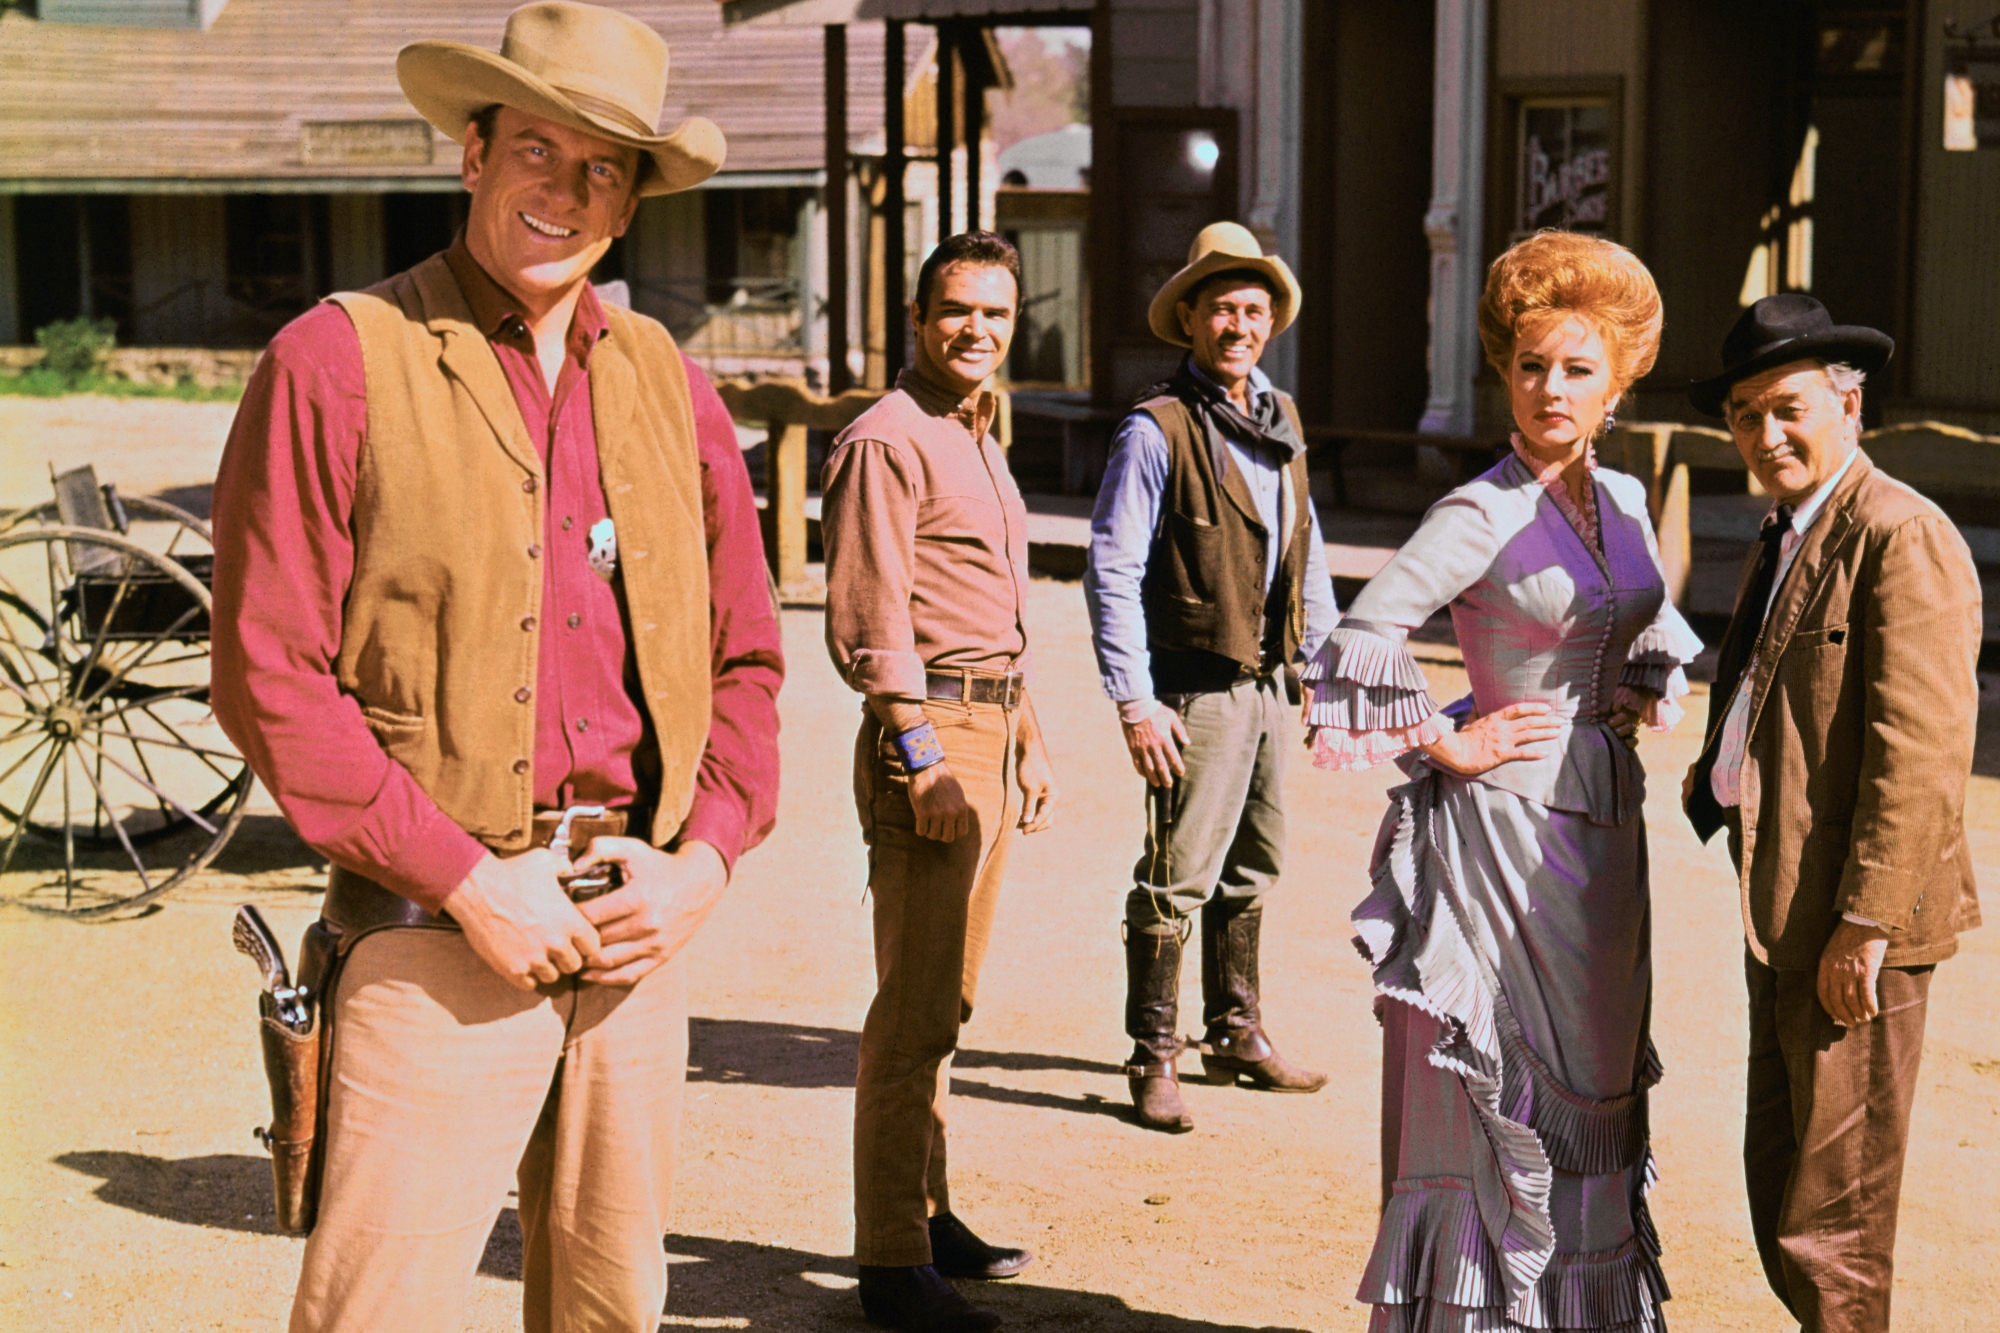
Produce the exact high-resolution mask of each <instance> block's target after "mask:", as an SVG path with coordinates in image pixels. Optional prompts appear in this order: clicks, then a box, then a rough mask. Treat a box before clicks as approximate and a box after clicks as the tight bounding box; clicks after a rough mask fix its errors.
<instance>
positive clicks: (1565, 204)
mask: <svg viewBox="0 0 2000 1333" xmlns="http://www.w3.org/2000/svg"><path fill="white" fill-rule="evenodd" d="M1516 133H1517V138H1516V144H1517V145H1518V148H1517V152H1518V156H1517V157H1516V159H1515V167H1514V169H1515V179H1516V181H1517V182H1518V185H1517V190H1516V199H1515V212H1514V235H1515V236H1516V237H1517V238H1518V237H1521V236H1525V235H1527V234H1528V233H1530V232H1532V231H1535V230H1537V229H1539V228H1542V227H1560V228H1562V229H1563V230H1565V231H1583V232H1592V233H1598V234H1601V233H1603V232H1605V231H1606V230H1607V229H1608V228H1609V225H1610V221H1611V213H1610V206H1611V152H1612V145H1611V108H1610V106H1609V104H1608V103H1607V102H1605V101H1604V100H1602V99H1593V100H1589V101H1553V100H1539V99H1537V100H1532V101H1527V102H1524V103H1523V104H1522V105H1521V107H1520V120H1519V122H1518V124H1517V125H1516Z"/></svg>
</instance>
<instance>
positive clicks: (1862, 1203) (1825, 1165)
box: [1743, 956, 1931, 1333]
mask: <svg viewBox="0 0 2000 1333" xmlns="http://www.w3.org/2000/svg"><path fill="white" fill-rule="evenodd" d="M1744 971H1745V974H1746V976H1747V979H1748V982H1749V987H1750V1087H1749V1107H1748V1111H1747V1114H1746V1116H1745V1121H1744V1130H1743V1172H1744V1177H1745V1180H1746V1181H1747V1183H1748V1186H1749V1193H1750V1229H1751V1232H1752V1233H1753V1234H1754V1235H1755V1236H1756V1238H1757V1253H1758V1255H1759V1257H1760V1258H1762V1259H1763V1261H1764V1275H1765V1277H1766V1278H1768V1279H1769V1280H1770V1283H1771V1289H1772V1290H1773V1291H1775V1292H1777V1293H1778V1299H1779V1300H1781V1301H1783V1302H1784V1303H1785V1308H1786V1309H1788V1310H1790V1311H1791V1312H1792V1314H1793V1315H1794V1316H1795V1317H1796V1318H1797V1319H1798V1321H1799V1323H1800V1324H1801V1325H1803V1327H1804V1330H1805V1333H1885V1331H1886V1330H1887V1329H1888V1327H1889V1295H1890V1288H1891V1285H1892V1280H1893V1277H1894V1268H1895V1250H1896V1208H1897V1204H1898V1202H1899V1201H1900V1199H1901V1196H1902V1188H1903V1152H1904V1149H1905V1147H1906V1146H1907V1145H1908V1142H1909V1137H1910V1105H1911V1103H1912V1101H1914V1100H1915V1097H1916V1092H1917V1063H1918V1061H1919V1059H1920V1058H1921V1057H1922V1055H1923V1048H1924V1015H1925V1012H1926V1000H1927V998H1928V996H1929V994H1930V988H1931V969H1930V968H1928V967H1917V968H1900V967H1885V968H1883V969H1882V975H1881V980H1880V982H1879V983H1878V984H1879V990H1878V995H1879V997H1880V1000H1881V1005H1882V1012H1881V1014H1880V1016H1878V1017H1877V1018H1876V1019H1875V1020H1874V1021H1873V1022H1870V1023H1867V1024H1864V1025H1863V1026H1861V1027H1858V1028H1843V1027H1841V1026H1839V1025H1838V1024H1836V1023H1835V1022H1834V1021H1833V1018H1832V1016H1830V1015H1829V1014H1828V1013H1827V1012H1826V1010H1825V1009H1824V1008H1822V1007H1821V1006H1820V1003H1819V997H1818V995H1817V993H1816V991H1815V985H1816V982H1817V980H1818V978H1817V975H1816V974H1815V973H1813V972H1805V971H1789V970H1788V971H1777V970H1775V969H1773V968H1769V967H1766V966H1765V965H1764V964H1762V963H1760V962H1758V961H1757V960H1756V959H1754V958H1751V957H1748V956H1746V957H1745V958H1744Z"/></svg>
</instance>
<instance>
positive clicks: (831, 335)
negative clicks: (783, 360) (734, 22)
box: [826, 23, 854, 394]
mask: <svg viewBox="0 0 2000 1333" xmlns="http://www.w3.org/2000/svg"><path fill="white" fill-rule="evenodd" d="M826 362H827V365H826V387H827V391H828V392H829V393H836V394H837V393H841V392H843V391H845V390H847V389H849V388H851V387H852V386H853V383H854V376H853V374H852V372H850V371H849V369H848V366H847V27H846V25H845V24H840V23H829V24H827V25H826Z"/></svg>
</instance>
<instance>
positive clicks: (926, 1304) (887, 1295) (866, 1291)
mask: <svg viewBox="0 0 2000 1333" xmlns="http://www.w3.org/2000/svg"><path fill="white" fill-rule="evenodd" d="M861 1312H862V1313H863V1314H865V1315H867V1316H868V1322H869V1323H871V1324H875V1325H877V1326H878V1327H881V1328H895V1329H902V1330H903V1333H987V1330H989V1329H995V1328H998V1327H1000V1316H999V1315H997V1314H994V1313H993V1312H992V1311H991V1310H982V1309H980V1308H979V1307H978V1306H976V1305H974V1304H973V1303H972V1302H971V1301H968V1300H966V1299H965V1297H963V1296H961V1295H959V1294H958V1293H957V1292H956V1291H954V1290H952V1286H951V1284H950V1283H949V1282H946V1281H945V1280H944V1279H943V1278H941V1277H939V1276H938V1273H937V1269H935V1268H933V1267H931V1265H929V1264H919V1265H917V1266H916V1267H913V1268H878V1267H875V1266H873V1265H871V1264H862V1265H861Z"/></svg>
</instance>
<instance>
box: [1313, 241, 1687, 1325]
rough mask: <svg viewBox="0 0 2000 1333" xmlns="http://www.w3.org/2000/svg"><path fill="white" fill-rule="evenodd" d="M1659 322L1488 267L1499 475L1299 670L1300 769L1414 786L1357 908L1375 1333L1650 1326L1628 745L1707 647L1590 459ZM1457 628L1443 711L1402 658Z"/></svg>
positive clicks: (1646, 988) (1639, 791) (1634, 499)
mask: <svg viewBox="0 0 2000 1333" xmlns="http://www.w3.org/2000/svg"><path fill="white" fill-rule="evenodd" d="M1660 322H1661V315H1660V297H1659V292H1658V290H1657V288H1655V287H1654V285H1653V279H1652V275H1651V274H1649V273H1648V272H1647V271H1646V269H1645V266H1644V265H1642V264H1641V263H1640V262H1639V261H1638V260H1637V259H1636V258H1634V257H1633V255H1632V254H1631V252H1629V251H1627V250H1625V249H1624V248H1622V247H1621V246H1618V245H1614V244H1612V243H1611V242H1609V241H1604V240H1599V239H1596V238H1593V237H1587V236H1579V235H1575V234H1571V233H1565V232H1542V233H1539V234H1537V235H1534V236H1530V237H1528V238H1527V239H1526V240H1523V241H1522V242H1520V243H1519V244H1518V245H1515V246H1514V247H1513V248H1512V249H1510V250H1508V251H1507V253H1505V254H1503V255H1502V256H1500V258H1499V259H1498V260H1496V261H1495V262H1494V264H1493V268H1492V270H1491V272H1490V273H1489V274H1488V276H1487V283H1486V294H1485V297H1484V299H1483V300H1482V302H1481V304H1480V310H1479V332H1480V339H1481V341H1482V342H1483V344H1484V346H1485V350H1486V356H1487V359H1488V360H1489V361H1490V362H1491V363H1492V365H1493V367H1494V369H1495V370H1497V371H1499V373H1500V375H1501V377H1502V379H1503V380H1504V381H1505V382H1506V384H1507V388H1508V395H1509V400H1510V403H1511V406H1512V408H1513V414H1514V422H1515V425H1516V427H1517V428H1518V429H1517V431H1516V433H1515V435H1514V437H1513V452H1512V453H1511V454H1510V455H1509V456H1508V457H1507V458H1506V459H1505V460H1503V461H1502V462H1501V463H1499V464H1498V465H1497V466H1495V467H1493V468H1492V469H1491V470H1489V471H1488V472H1487V473H1486V474H1485V475H1483V476H1481V477H1479V478H1477V479H1476V480H1474V481H1472V482H1469V483H1467V484H1466V485H1464V486H1461V487H1459V488H1458V489H1457V490H1455V491H1453V492H1452V493H1451V494H1450V495H1447V496H1446V497H1445V498H1444V499H1442V500H1440V501H1439V502H1438V503H1437V504H1436V505H1435V506H1433V507H1432V509H1431V511H1430V513H1429V514H1428V515H1427V516H1426V517H1425V519H1424V522H1423V525H1422V527H1420V528H1419V529H1418V531H1417V534H1416V535H1415V536H1414V537H1412V538H1411V539H1410V541H1409V543H1408V544H1407V545H1405V546H1404V547H1403V548H1402V550H1401V551H1399V552H1398V553H1397V554H1396V557H1395V558H1394V559H1393V560H1392V561H1390V563H1389V564H1388V565H1387V566H1386V567H1385V568H1384V569H1383V570H1382V572H1381V573H1380V574H1378V575H1376V577H1375V578H1374V579H1373V580H1372V581H1371V582H1370V583H1369V584H1368V586H1367V588H1366V589H1364V590H1363V592H1362V593H1361V595H1360V596H1359V597H1357V598H1356V599H1355V601H1354V605H1353V606H1352V607H1351V608H1350V609H1349V611H1348V613H1347V615H1346V617H1345V618H1344V619H1343V620H1342V621H1341V623H1340V627H1339V628H1338V629H1336V630H1334V631H1333V633H1332V634H1331V635H1330V636H1328V638H1327V640H1326V644H1325V646H1324V647H1323V648H1322V649H1321V650H1320V652H1319V655H1318V656H1317V657H1316V658H1315V659H1314V660H1313V662H1312V663H1311V664H1310V665H1309V666H1308V667H1307V668H1306V672H1305V679H1306V680H1307V681H1308V682H1309V683H1311V685H1312V687H1313V697H1312V698H1311V699H1310V700H1309V701H1308V703H1307V706H1306V723H1307V725H1308V726H1309V727H1311V728H1312V729H1313V730H1312V744H1313V749H1314V762H1315V763H1316V764H1318V765H1319V766H1320V767H1322V768H1333V769H1358V768H1367V767H1369V766H1371V765H1373V764H1376V763H1379V762H1382V761H1384V760H1389V759H1393V760H1396V761H1397V762H1398V763H1399V764H1400V765H1401V767H1402V768H1403V770H1404V771H1405V772H1406V773H1408V774H1409V776H1410V779H1411V780H1410V781H1409V782H1408V783H1406V784H1404V785H1403V786H1400V787H1398V788H1396V789H1395V790H1394V791H1392V792H1391V793H1390V806H1389V812H1388V815H1387V816H1386V818H1385V819H1384V820H1383V824H1382V831H1381V834H1380V835H1379V837H1378V838H1377V841H1376V847H1375V855H1374V860H1373V864H1372V866H1371V871H1370V873H1371V878H1372V880H1373V892H1372V893H1371V894H1370V895H1369V896H1368V898H1367V899H1366V901H1364V902H1363V903H1362V904H1361V905H1360V906H1359V907H1358V908H1356V909H1355V912H1354V923H1355V926H1356V929H1357V930H1358V932H1359V937H1358V939H1357V940H1356V943H1357V945H1358V946H1359V947H1360V949H1361V951H1362V953H1363V954H1364V955H1365V956H1366V957H1367V958H1368V960H1369V961H1370V963H1371V964H1372V965H1373V967H1374V972H1375V987H1376V991H1377V999H1376V1012H1377V1014H1378V1015H1379V1016H1380V1017H1381V1019H1382V1029H1383V1071H1382V1080H1383V1088H1382V1108H1383V1116H1384V1121H1385V1123H1384V1126H1383V1135H1382V1140H1383V1155H1384V1161H1383V1166H1382V1177H1383V1209H1382V1220H1381V1226H1380V1229H1379V1231H1378V1233H1377V1237H1376V1242H1375V1251H1374V1254H1373V1256H1372V1257H1371V1258H1370V1260H1369V1263H1368V1268H1367V1271H1366V1273H1365V1274H1364V1275H1363V1277H1362V1281H1361V1290H1360V1292H1359V1299H1361V1300H1363V1301H1367V1302H1370V1303H1372V1304H1373V1305H1374V1306H1375V1313H1374V1317H1373V1319H1372V1321H1371V1322H1370V1324H1369V1328H1370V1330H1371V1333H1489V1331H1490V1330H1512V1329H1538V1330H1539V1329H1599V1330H1612V1329H1616V1330H1635V1331H1636V1330H1652V1329H1656V1328H1660V1327H1662V1322H1663V1321H1662V1318H1661V1310H1660V1304H1661V1302H1662V1301H1664V1300H1665V1299H1666V1297H1667V1287H1666V1282H1665V1280H1664V1278H1663V1277H1662V1275H1661V1272H1660V1266H1659V1252H1660V1247H1659V1240H1658V1237H1657V1235H1656V1234H1655V1233H1654V1230H1653V1227H1652V1223H1651V1221H1650V1220H1649V1219H1648V1217H1647V1214H1646V1192H1647V1189H1648V1187H1649V1186H1650V1184H1651V1181H1652V1176H1653V1161H1652V1154H1651V1152H1650V1150H1649V1147H1648V1136H1647V1123H1646V1094H1647V1089H1649V1088H1650V1087H1651V1086H1652V1085H1653V1084H1654V1083H1655V1082H1657V1081H1658V1080H1659V1077H1660V1066H1659V1062H1658V1059H1657V1057H1656V1056H1655V1055H1654V1052H1653V1047H1652V1042H1651V1040H1650V1039H1649V1037H1648V1023H1649V1013H1650V1008H1651V1002H1652V961H1651V934H1650V927H1651V908H1650V899H1649V894H1648V889H1647V876H1646V834H1645V825H1644V822H1643V819H1642V817H1641V814H1640V808H1641V805H1642V803H1643V799H1644V784H1645V772H1644V769H1643V768H1642V767H1641V765H1640V762H1639V758H1638V755H1637V754H1636V753H1635V752H1634V749H1635V747H1636V745H1637V744H1638V729H1639V725H1640V723H1642V722H1644V723H1646V724H1648V725H1649V726H1651V727H1652V728H1653V729H1654V730H1658V731H1664V730H1667V729H1668V728H1669V727H1671V726H1672V725H1673V724H1674V722H1676V721H1677V720H1678V719H1679V718H1680V716H1681V709H1680V707H1679V705H1678V704H1677V703H1675V700H1676V699H1677V698H1678V697H1679V696H1681V695H1684V694H1686V693H1687V682H1686V679H1685V677H1684V676H1683V674H1682V670H1681V669H1682V667H1683V666H1684V665H1685V664H1686V663H1687V662H1689V661H1691V660H1692V659H1693V658H1694V655H1695V654H1696V653H1697V652H1698V651H1700V648H1701V643H1700V641H1699V640H1698V639H1697V638H1696V637H1695V636H1694V634H1693V633H1692V632H1691V631H1690V630H1689V629H1688V627H1687V624H1686V623H1685V622H1684V621H1683V620H1682V619H1681V617H1680V615H1679V613H1677V612H1676V611H1675V610H1674V607H1673V603H1672V601H1671V600H1670V599H1669V598H1668V596H1667V592H1666V586H1665V581H1664V578H1663V576H1662V574H1661V571H1660V561H1659V552H1658V549H1657V547H1656V545H1655V543H1654V539H1653V529H1652V523H1651V520H1650V518H1649V517H1648V513H1647V507H1646V487H1645V486H1644V484H1643V483H1641V482H1640V481H1638V480H1637V479H1635V478H1632V477H1628V476H1625V475H1624V474H1622V473H1617V472H1611V471H1599V470H1598V468H1597V460H1596V452H1595V446H1596V442H1597V441H1598V440H1599V439H1600V438H1602V436H1603V434H1604V432H1605V431H1606V430H1608V429H1609V428H1610V426H1611V423H1612V411H1613V409H1614V408H1615V406H1616V405H1617V402H1618V399H1619V397H1620V396H1621V395H1622V394H1624V393H1625V391H1626V390H1627V389H1628V388H1629V387H1630V386H1631V384H1632V383H1633V381H1635V380H1636V379H1638V378H1639V377H1640V376H1641V375H1643V374H1645V373H1646V371H1647V370H1648V369H1650V368H1651V366H1652V363H1653V357H1654V355H1655V353H1656V351H1657V349H1658V347H1659V338H1660ZM1444 606H1449V607H1450V608H1451V617H1452V624H1453V627H1454V628H1455V629H1456V631H1457V634H1458V643H1459V647H1460V648H1461V649H1462V650H1463V652H1464V654H1465V669H1466V674H1467V675H1468V676H1469V677H1470V678H1471V681H1472V693H1471V695H1470V696H1469V697H1468V698H1466V699H1463V700H1460V701H1459V702H1458V703H1456V704H1453V705H1451V706H1450V707H1448V708H1444V709H1440V708H1439V707H1438V706H1437V705H1436V704H1435V703H1434V702H1433V701H1432V699H1431V696H1430V694H1429V692H1428V690H1427V689H1426V686H1425V681H1424V675H1423V672H1422V670H1421V669H1420V668H1419V667H1418V665H1417V663H1416V660H1415V659H1414V658H1412V657H1411V656H1410V653H1409V651H1408V648H1407V646H1406V643H1407V639H1408V636H1409V634H1410V631H1412V630H1414V629H1416V628H1417V627H1418V626H1420V625H1422V624H1423V623H1424V622H1425V621H1426V620H1427V619H1429V618H1430V616H1431V614H1432V613H1433V612H1435V611H1437V610H1438V609H1439V608H1440V607H1444Z"/></svg>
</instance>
